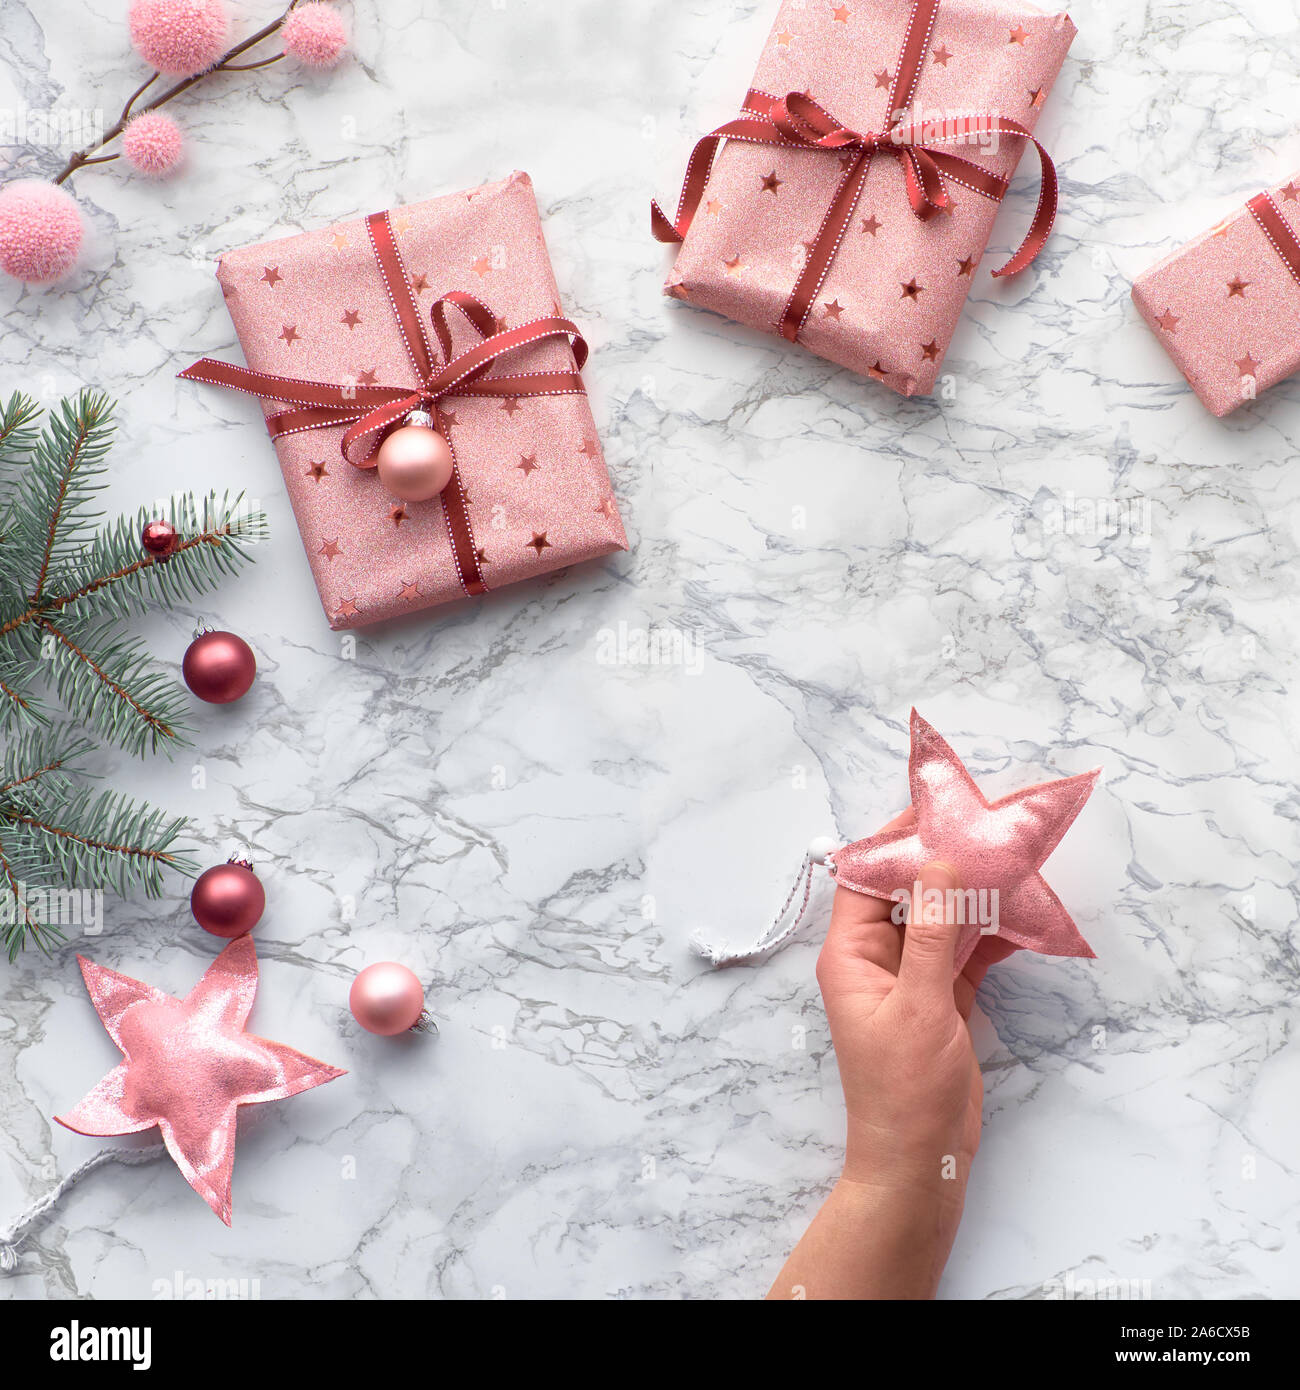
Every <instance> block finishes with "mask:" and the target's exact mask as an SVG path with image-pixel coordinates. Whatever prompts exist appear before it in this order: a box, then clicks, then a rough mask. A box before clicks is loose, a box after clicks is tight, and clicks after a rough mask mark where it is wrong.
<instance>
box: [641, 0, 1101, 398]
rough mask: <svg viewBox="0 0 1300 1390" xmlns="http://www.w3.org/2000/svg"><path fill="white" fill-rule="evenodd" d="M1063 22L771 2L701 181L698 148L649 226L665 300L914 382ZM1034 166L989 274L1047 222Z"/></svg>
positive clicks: (1016, 7)
mask: <svg viewBox="0 0 1300 1390" xmlns="http://www.w3.org/2000/svg"><path fill="white" fill-rule="evenodd" d="M1075 32H1076V31H1075V27H1074V25H1073V24H1072V23H1071V21H1070V18H1069V16H1068V15H1066V14H1063V13H1062V14H1045V13H1043V12H1042V11H1041V10H1039V9H1037V8H1036V7H1034V6H1033V5H1029V4H1026V3H1023V0H1004V2H1003V3H997V4H991V3H987V0H845V3H843V4H835V3H822V0H817V3H812V0H784V2H783V4H782V5H781V9H780V11H779V13H778V14H777V18H776V23H775V24H774V26H773V28H772V32H771V34H770V36H769V37H768V40H767V43H766V44H765V46H764V48H763V55H762V58H761V59H760V61H759V64H758V69H757V72H756V74H755V77H754V84H753V88H752V89H751V91H750V93H749V94H748V96H747V98H746V100H745V103H744V110H743V111H742V114H741V117H740V118H739V119H738V120H737V121H734V122H730V123H728V125H727V126H723V127H720V128H719V131H721V132H726V140H725V144H721V148H720V150H719V152H718V154H717V157H716V159H715V161H714V163H713V167H712V172H711V173H710V172H709V170H708V162H707V153H706V152H705V147H706V146H707V145H708V143H709V141H708V139H706V140H705V141H704V142H701V146H698V147H697V150H696V155H695V156H694V157H693V159H692V162H691V166H690V167H689V169H688V172H687V182H686V188H685V189H684V193H683V201H682V204H681V205H679V208H678V215H677V217H676V219H675V220H674V222H672V223H669V222H668V219H667V218H666V217H665V216H664V215H663V214H662V213H661V212H660V211H659V210H658V209H657V208H656V210H655V214H654V227H655V234H656V236H658V237H659V238H660V240H664V241H678V240H680V241H681V242H682V245H681V249H680V251H679V253H678V256H677V260H676V262H675V264H674V266H673V268H672V271H671V273H670V274H669V276H668V281H667V284H666V286H665V292H666V293H668V294H670V295H672V296H674V297H675V298H678V299H683V300H687V301H689V302H690V303H691V304H694V305H698V306H700V307H702V308H706V309H712V310H714V311H715V312H716V313H719V314H723V315H725V316H726V317H727V318H730V319H735V320H736V321H738V322H740V323H745V324H749V325H751V326H752V327H754V328H758V329H762V330H764V331H766V332H770V333H780V334H782V335H783V336H785V337H787V338H789V339H791V340H792V341H793V340H797V341H798V342H800V343H802V344H803V345H804V346H805V347H807V348H808V349H809V350H810V351H812V352H814V353H816V354H817V355H818V356H819V357H824V358H827V359H828V360H830V361H831V362H835V363H838V364H839V365H840V366H844V367H848V368H849V369H850V370H852V371H855V372H859V373H861V374H862V375H864V376H870V377H872V378H874V379H875V380H877V381H881V382H883V383H884V384H885V385H886V386H888V387H890V388H891V389H892V390H894V391H897V392H899V393H900V394H902V395H907V396H910V395H915V394H918V393H926V392H929V391H931V390H933V388H934V384H935V381H936V379H937V377H938V374H939V369H940V365H941V363H942V361H943V356H944V353H945V352H946V351H947V348H948V344H949V342H950V340H951V338H952V334H953V332H954V330H955V328H956V324H957V321H958V318H959V317H960V315H961V310H962V306H963V304H964V303H965V301H966V296H967V294H969V292H970V289H971V286H972V284H973V283H974V279H973V277H974V273H975V268H976V266H977V265H978V264H979V260H980V257H981V256H982V254H983V252H984V248H985V246H986V244H987V242H988V239H989V235H990V233H991V231H992V229H993V223H994V220H995V218H996V217H997V211H998V205H999V202H1000V199H1001V197H1002V195H1003V193H1005V187H1006V183H1007V181H1008V180H1009V179H1010V178H1011V175H1012V174H1013V173H1014V172H1015V169H1016V166H1017V164H1018V163H1019V160H1020V156H1021V154H1022V152H1023V150H1024V148H1025V145H1026V144H1027V143H1028V137H1029V136H1030V133H1031V132H1032V130H1033V127H1034V125H1035V123H1036V121H1037V119H1038V114H1039V111H1040V110H1041V108H1042V106H1043V103H1044V101H1045V99H1046V97H1047V94H1048V93H1049V92H1050V91H1051V89H1052V85H1053V83H1054V82H1055V80H1056V77H1057V74H1058V72H1059V71H1060V68H1061V64H1062V62H1063V61H1064V60H1065V55H1066V53H1067V51H1068V50H1069V47H1070V42H1071V40H1072V39H1073V37H1074V34H1075ZM963 123H964V124H963ZM773 129H775V130H777V131H779V132H780V137H779V138H778V139H775V140H773V139H772V138H771V137H770V135H769V134H768V133H767V132H770V131H771V130H773ZM963 130H964V131H965V136H964V138H963V137H962V134H961V132H962V131H963ZM864 132H865V134H863V133H864ZM718 133H719V132H714V134H715V135H717V134H718ZM849 137H855V138H854V139H850V138H849ZM719 143H721V142H719ZM1041 153H1042V151H1041V149H1040V154H1041ZM918 156H919V157H918ZM1043 159H1044V164H1043V172H1044V190H1045V196H1044V199H1043V200H1042V201H1041V202H1040V206H1039V210H1038V212H1037V213H1036V215H1035V219H1034V227H1033V229H1031V236H1030V237H1029V238H1027V239H1026V244H1025V247H1022V249H1021V251H1020V252H1018V253H1017V255H1016V257H1014V258H1013V260H1012V262H1011V263H1009V265H1008V267H1007V268H1006V273H1013V272H1014V270H1017V269H1020V268H1022V266H1023V265H1025V264H1028V262H1029V261H1030V260H1032V259H1033V256H1034V254H1036V253H1037V250H1038V249H1039V247H1041V245H1042V242H1043V240H1045V239H1046V234H1047V231H1048V230H1050V226H1051V218H1052V214H1053V212H1054V210H1055V175H1054V171H1052V169H1051V166H1050V161H1048V160H1047V159H1046V157H1045V155H1044V156H1043ZM855 160H856V161H857V162H858V163H859V164H865V169H863V170H861V172H859V171H858V170H857V169H856V168H855V162H854V161H855ZM706 175H707V186H703V179H704V178H705V176H706ZM692 180H694V181H695V185H696V189H695V195H698V196H695V195H693V194H692V193H691V191H690V189H691V184H692ZM836 204H839V205H840V207H839V209H838V210H837V209H836V207H835V205H836ZM828 210H830V211H828ZM828 224H829V226H828ZM810 267H811V268H810Z"/></svg>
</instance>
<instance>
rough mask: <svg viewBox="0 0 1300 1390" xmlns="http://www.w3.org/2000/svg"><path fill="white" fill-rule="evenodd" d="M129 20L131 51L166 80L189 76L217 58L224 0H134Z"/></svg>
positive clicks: (225, 18) (223, 27) (224, 22)
mask: <svg viewBox="0 0 1300 1390" xmlns="http://www.w3.org/2000/svg"><path fill="white" fill-rule="evenodd" d="M129 18H130V24H131V42H132V43H133V44H134V45H135V51H136V52H137V53H138V54H139V55H140V56H141V57H142V58H143V59H144V60H145V62H146V63H149V64H150V65H151V66H152V67H155V68H157V69H158V71H159V72H165V73H167V74H168V76H170V77H193V75H194V74H195V73H196V72H203V71H205V70H206V69H207V68H210V67H211V66H212V65H213V63H215V62H216V61H217V59H218V58H220V57H221V51H222V48H223V47H224V45H225V42H226V29H227V25H228V16H227V14H226V5H225V0H135V3H134V4H133V5H132V6H131V10H130V16H129Z"/></svg>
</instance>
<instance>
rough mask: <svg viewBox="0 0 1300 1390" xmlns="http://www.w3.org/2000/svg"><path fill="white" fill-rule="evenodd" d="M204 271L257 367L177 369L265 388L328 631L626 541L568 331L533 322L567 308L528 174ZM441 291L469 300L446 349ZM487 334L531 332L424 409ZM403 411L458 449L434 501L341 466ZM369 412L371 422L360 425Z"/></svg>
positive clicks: (557, 316)
mask: <svg viewBox="0 0 1300 1390" xmlns="http://www.w3.org/2000/svg"><path fill="white" fill-rule="evenodd" d="M384 247H387V250H386V251H385V252H384V255H383V259H382V263H381V254H380V253H381V248H384ZM385 266H387V269H385ZM217 275H218V279H219V280H220V283H221V288H222V292H223V293H224V295H225V298H226V306H227V308H228V310H229V313H230V317H231V319H232V321H233V323H234V326H235V332H236V334H237V335H238V338H239V342H240V346H241V347H242V348H243V352H244V358H245V360H246V362H247V364H248V368H249V369H251V370H252V372H255V373H258V374H260V375H259V376H257V377H251V376H249V375H248V374H247V373H246V372H244V371H243V369H240V368H237V367H233V366H230V365H229V364H223V363H218V362H214V361H212V360H211V359H204V361H203V362H200V363H195V364H194V366H193V367H191V368H189V369H187V371H186V372H185V373H182V375H184V376H187V377H189V378H191V379H195V380H200V381H210V382H213V383H215V384H218V385H225V386H233V387H235V389H239V390H246V391H252V392H254V393H255V394H257V395H259V396H260V397H261V398H262V401H263V408H264V410H265V413H266V415H267V417H268V428H270V429H271V431H272V435H273V437H274V438H275V448H276V452H277V454H278V456H279V460H280V466H281V470H282V472H283V474H284V481H285V487H286V488H287V490H288V493H289V499H290V501H291V502H292V504H293V509H294V515H295V517H296V519H297V522H298V528H299V530H300V532H301V534H302V540H303V545H304V548H305V549H306V552H307V559H308V562H309V563H310V565H311V570H312V574H313V576H314V577H315V580H316V587H317V589H318V590H319V592H320V599H321V603H322V605H323V607H324V609H325V612H326V615H327V616H328V618H329V621H330V625H331V627H334V628H348V627H357V626H360V625H362V624H365V623H371V622H378V621H380V620H381V619H385V618H392V617H395V616H398V615H400V614H404V613H409V612H411V611H413V610H416V609H420V608H427V607H430V606H431V605H434V604H440V603H446V602H448V601H449V600H452V599H456V598H460V597H463V596H465V595H466V594H467V593H468V594H476V593H481V592H484V591H485V590H487V589H498V588H501V587H502V586H504V585H506V584H514V583H517V582H519V581H520V580H525V579H531V578H534V577H536V576H538V575H541V574H545V573H546V572H548V571H551V570H556V569H560V568H563V567H565V566H568V565H572V564H575V563H577V562H579V561H583V560H589V559H593V558H595V557H597V556H601V555H608V554H610V553H612V552H614V551H617V550H625V549H626V548H627V538H626V536H625V534H624V531H623V525H622V522H621V520H620V519H619V514H618V508H617V506H616V505H615V502H614V496H613V492H612V490H611V488H610V482H609V476H608V474H607V472H606V470H605V463H604V458H603V455H602V452H601V447H600V441H599V440H598V438H597V436H596V429H595V424H594V422H593V420H592V415H591V408H590V405H589V403H588V400H587V397H586V395H585V393H584V392H583V390H582V385H581V378H580V377H578V376H577V371H578V369H579V368H580V366H581V360H575V355H574V352H573V351H572V350H571V347H570V341H569V340H570V339H571V338H572V337H573V336H575V335H574V334H568V335H566V333H565V332H564V331H563V330H561V329H558V328H555V327H553V326H552V327H550V328H542V329H539V328H535V327H533V325H535V324H539V323H540V324H543V325H545V324H550V325H555V324H567V322H568V321H567V320H564V319H563V317H562V311H561V308H560V302H559V291H558V289H557V288H556V283H555V277H554V275H553V273H552V270H551V263H550V258H549V256H548V254H547V251H546V244H545V241H544V239H543V235H542V228H541V222H540V218H539V216H538V211H537V203H536V199H535V197H534V194H533V187H532V183H531V181H530V180H529V178H528V176H527V175H526V174H522V173H515V174H512V175H511V176H510V177H509V178H507V179H505V180H503V181H501V182H499V183H492V184H485V185H484V186H483V187H481V188H476V189H473V190H471V191H469V192H464V193H455V194H451V195H449V196H447V197H443V198H434V199H431V200H429V201H428V202H422V203H413V204H410V205H409V206H406V207H401V208H396V209H393V210H392V211H391V212H389V213H386V214H379V215H377V216H375V217H372V218H358V219H356V220H353V221H349V222H340V223H337V224H336V225H334V226H330V227H326V228H324V229H323V230H321V231H315V232H305V233H302V234H301V235H298V236H292V237H287V238H284V239H282V240H278V241H269V242H262V243H260V244H258V245H255V246H249V247H244V248H243V249H241V250H237V251H231V252H228V253H227V254H226V255H224V256H223V257H222V258H221V262H220V265H219V268H218V271H217ZM444 295H450V296H451V301H456V300H459V301H460V305H459V307H460V308H461V310H462V312H460V313H449V314H445V315H444V319H445V320H446V322H447V325H448V326H449V327H450V328H451V330H452V338H453V341H451V342H448V343H446V344H443V345H441V347H440V346H439V333H437V332H435V331H434V330H435V329H437V327H438V325H437V324H436V323H434V322H433V321H432V319H431V314H430V310H431V308H432V307H433V305H434V304H435V303H436V302H437V301H438V300H439V299H440V298H441V297H442V296H444ZM476 305H477V306H479V307H478V308H476V307H475V306H476ZM451 307H453V308H455V307H458V306H457V305H455V304H454V303H452V304H451ZM480 309H481V310H482V311H483V312H480ZM465 311H468V313H466V312H465ZM489 311H490V312H489ZM403 313H404V314H405V320H404V319H403ZM413 316H414V317H413ZM475 319H477V320H479V322H478V325H477V327H476V324H475ZM453 321H454V322H453ZM568 327H569V328H570V329H572V328H573V325H572V324H569V325H568ZM523 328H527V329H528V330H529V331H527V332H524V333H513V334H512V333H511V330H512V329H523ZM444 331H445V330H444ZM493 331H496V332H497V333H498V334H499V336H498V337H497V338H496V339H494V340H493V341H494V342H495V343H497V344H505V343H512V344H513V339H519V338H522V339H524V340H525V341H524V342H523V343H522V344H521V345H511V346H509V347H503V348H502V350H501V351H500V355H499V356H498V357H497V358H496V359H495V360H493V361H491V362H490V363H489V366H488V368H487V369H486V370H484V369H481V368H480V369H479V370H478V372H477V373H472V372H469V371H468V370H467V371H466V373H465V376H464V381H463V382H462V383H461V384H459V385H457V386H455V387H454V388H453V389H452V390H450V391H448V392H447V394H446V395H445V396H443V397H442V398H441V399H438V400H437V402H436V405H435V404H433V403H432V402H429V401H424V402H422V401H420V400H419V399H418V397H419V393H420V390H421V387H422V386H423V385H425V382H423V381H422V380H421V378H422V376H424V374H425V372H426V370H427V371H428V372H429V373H430V376H431V377H433V376H436V374H437V372H438V371H439V369H441V368H444V367H445V366H446V364H447V362H448V360H449V359H450V358H451V357H452V356H453V355H457V356H461V355H463V354H469V353H472V352H473V351H474V350H475V349H476V348H477V347H479V346H480V345H481V344H482V342H483V340H484V338H485V337H490V336H491V334H492V332H493ZM448 349H450V351H449V350H448ZM487 351H488V352H490V351H491V345H489V348H488V349H487ZM583 352H584V353H585V348H584V349H583ZM461 360H468V359H467V358H464V357H463V356H461ZM286 379H287V381H288V384H286ZM444 385H445V381H444ZM392 388H400V389H392ZM408 393H409V398H408ZM332 402H333V403H332ZM349 403H351V408H349ZM407 407H410V408H412V409H416V410H419V409H421V408H425V409H426V411H427V412H429V413H426V415H425V416H424V417H422V418H423V419H425V420H432V421H433V422H434V423H436V425H437V428H438V430H439V431H441V433H442V434H444V435H445V436H446V438H447V439H448V440H450V443H451V446H452V449H453V450H454V458H455V474H454V476H453V480H452V483H451V484H449V485H448V486H447V488H446V489H445V491H444V492H443V494H442V495H441V496H436V497H433V498H432V499H430V500H428V501H421V502H412V501H402V500H401V499H400V498H399V497H397V496H394V495H392V494H390V493H389V492H388V491H387V490H386V488H385V486H384V484H383V483H382V482H381V480H380V478H379V476H378V474H377V470H376V469H375V468H374V466H373V462H374V460H373V457H371V458H370V459H369V462H368V466H355V467H354V466H353V463H354V462H358V461H360V460H361V458H362V456H363V455H364V454H365V452H366V448H367V447H371V448H373V445H374V444H376V443H378V442H379V441H380V440H382V439H383V438H384V437H385V434H386V432H387V431H390V430H391V429H393V428H395V427H399V426H400V425H401V424H402V423H403V418H404V417H405V415H406V409H407ZM367 410H368V411H370V412H371V416H373V417H374V418H373V419H371V418H370V416H367V417H366V419H363V420H358V418H357V417H359V416H363V415H365V414H366V411H367ZM384 411H387V412H388V415H387V417H385V416H384V414H383V412H384ZM394 412H397V413H396V414H394ZM335 420H338V421H339V423H334V421H335ZM375 420H378V421H379V424H378V425H377V426H375ZM354 425H355V427H356V428H357V429H358V430H362V429H366V428H367V427H368V426H374V428H371V429H370V433H369V434H368V436H367V439H366V440H362V441H361V442H360V443H361V447H354V446H353V445H350V446H349V456H350V457H351V458H352V462H349V460H348V458H345V457H344V455H343V453H342V452H341V447H340V446H341V444H342V441H343V440H344V439H345V438H346V437H348V430H349V427H350V426H354Z"/></svg>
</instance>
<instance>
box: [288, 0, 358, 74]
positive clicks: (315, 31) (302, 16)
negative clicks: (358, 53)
mask: <svg viewBox="0 0 1300 1390" xmlns="http://www.w3.org/2000/svg"><path fill="white" fill-rule="evenodd" d="M281 33H282V34H283V37H284V51H285V52H286V53H288V54H289V55H290V56H291V57H294V58H297V59H298V61H299V62H301V63H306V64H307V66H308V67H312V68H332V67H333V66H334V64H335V63H337V62H338V60H339V59H340V58H341V57H342V56H343V50H344V49H345V48H346V47H347V42H348V29H347V25H346V24H344V23H343V20H342V18H341V16H340V15H339V14H338V12H337V11H336V10H334V9H332V8H331V7H330V6H329V5H326V4H324V3H322V0H312V3H311V4H308V5H302V6H300V7H299V8H298V9H296V10H294V11H293V13H292V14H291V15H290V16H289V17H288V19H286V20H285V21H284V28H283V30H282V31H281Z"/></svg>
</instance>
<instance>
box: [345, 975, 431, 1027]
mask: <svg viewBox="0 0 1300 1390" xmlns="http://www.w3.org/2000/svg"><path fill="white" fill-rule="evenodd" d="M348 1008H350V1009H351V1010H352V1017H353V1018H355V1019H356V1021H357V1022H358V1023H359V1024H360V1025H361V1026H362V1027H363V1028H364V1029H365V1030H366V1032H367V1033H378V1034H380V1036H381V1037H385V1038H391V1037H393V1036H394V1035H396V1034H397V1033H409V1032H410V1031H411V1029H412V1028H414V1027H415V1025H416V1024H417V1023H418V1022H419V1021H420V1015H421V1013H423V1011H424V986H423V985H421V984H420V981H419V979H418V978H417V977H416V976H415V975H414V974H413V973H412V972H411V971H410V970H408V969H407V968H406V966H404V965H398V963H397V962H396V961H395V960H385V961H380V962H379V963H378V964H377V965H368V966H366V968H365V969H364V970H363V971H361V973H360V974H359V975H358V976H357V978H356V979H355V980H353V981H352V988H351V990H349V992H348Z"/></svg>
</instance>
